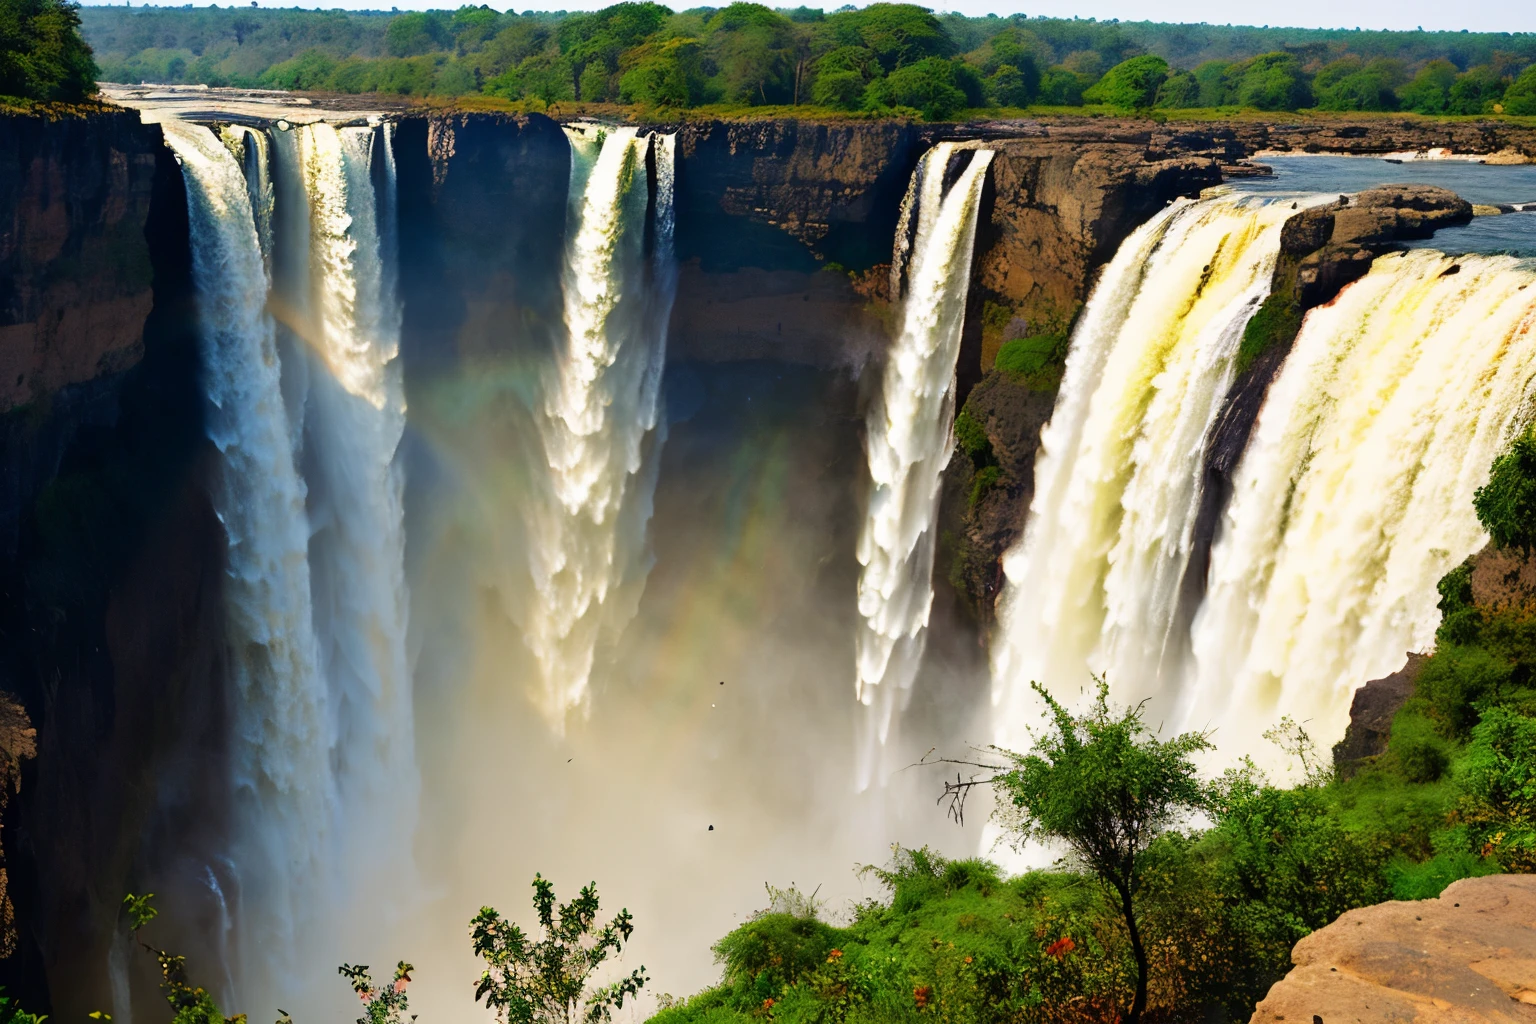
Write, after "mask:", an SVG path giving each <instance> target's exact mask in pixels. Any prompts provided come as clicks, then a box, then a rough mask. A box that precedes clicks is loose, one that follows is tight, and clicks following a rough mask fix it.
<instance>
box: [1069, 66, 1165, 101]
mask: <svg viewBox="0 0 1536 1024" xmlns="http://www.w3.org/2000/svg"><path fill="white" fill-rule="evenodd" d="M1167 79H1168V62H1167V61H1165V60H1163V58H1161V57H1154V56H1152V55H1151V54H1146V55H1143V56H1140V57H1132V58H1131V59H1130V60H1126V61H1121V62H1120V63H1119V64H1116V65H1115V66H1114V67H1112V68H1110V69H1109V70H1108V71H1106V72H1105V73H1104V77H1103V78H1101V79H1099V81H1098V82H1097V83H1096V84H1095V85H1094V86H1093V87H1092V88H1091V89H1089V90H1088V91H1086V92H1084V93H1083V99H1085V100H1087V101H1088V102H1090V103H1103V104H1105V105H1107V106H1111V107H1116V108H1118V109H1120V110H1142V109H1145V108H1147V107H1150V106H1152V103H1153V101H1154V100H1156V99H1157V90H1158V89H1159V88H1161V87H1162V84H1163V82H1165V81H1167Z"/></svg>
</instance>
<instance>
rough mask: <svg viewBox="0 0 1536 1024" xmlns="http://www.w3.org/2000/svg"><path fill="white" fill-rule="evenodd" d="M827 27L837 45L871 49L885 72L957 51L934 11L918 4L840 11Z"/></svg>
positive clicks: (874, 5)
mask: <svg viewBox="0 0 1536 1024" xmlns="http://www.w3.org/2000/svg"><path fill="white" fill-rule="evenodd" d="M825 24H826V31H827V32H828V33H830V35H831V37H832V38H833V39H834V40H835V41H836V42H837V43H839V44H841V45H851V46H863V47H866V48H868V49H869V50H870V51H871V52H873V53H874V55H875V59H876V60H878V61H879V62H880V66H881V67H883V68H884V69H885V70H886V71H894V70H896V69H897V68H899V67H903V66H905V65H907V64H913V63H916V62H917V61H920V60H923V59H924V58H927V57H948V56H949V55H950V54H952V53H954V52H955V44H954V41H953V40H951V39H950V38H949V36H948V35H946V34H945V32H944V28H943V26H942V25H940V24H939V20H938V19H937V18H935V17H934V16H933V12H932V11H930V10H928V9H927V8H925V7H918V6H916V5H915V4H884V3H881V4H870V5H869V6H868V7H865V8H862V9H859V10H847V9H845V10H840V11H838V12H836V13H835V14H832V15H830V16H829V17H828V18H827V20H826V23H825Z"/></svg>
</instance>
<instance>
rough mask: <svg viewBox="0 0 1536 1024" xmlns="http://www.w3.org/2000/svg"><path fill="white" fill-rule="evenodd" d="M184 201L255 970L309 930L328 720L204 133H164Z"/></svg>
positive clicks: (235, 205) (240, 211) (248, 269)
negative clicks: (224, 546)
mask: <svg viewBox="0 0 1536 1024" xmlns="http://www.w3.org/2000/svg"><path fill="white" fill-rule="evenodd" d="M163 129H164V132H165V138H166V141H167V143H168V144H169V145H170V146H171V148H172V149H173V150H174V151H175V153H176V155H177V157H178V159H179V161H180V163H181V166H182V174H183V178H184V180H185V182H186V189H187V208H188V213H189V219H190V224H191V236H192V272H193V280H194V283H195V284H196V287H197V307H198V324H199V328H200V333H201V335H202V362H203V388H204V391H205V394H206V396H207V403H208V413H207V428H208V434H209V437H210V438H211V439H212V440H213V443H214V444H215V446H216V447H217V448H218V450H219V452H220V454H221V465H220V466H219V471H218V475H217V480H216V482H215V487H214V494H213V500H214V507H215V509H216V510H217V511H218V514H219V518H220V520H221V521H222V523H223V524H224V529H225V532H226V534H227V535H228V538H229V556H228V565H227V575H228V578H227V581H226V584H225V599H226V606H227V607H226V618H227V626H228V671H229V673H230V676H231V682H232V684H233V701H232V719H233V731H234V736H233V740H232V743H231V761H232V775H233V786H234V794H233V801H232V822H231V828H232V833H233V834H232V840H231V845H232V856H231V860H232V863H233V864H234V869H235V873H236V875H237V878H238V881H239V885H240V892H239V897H238V901H239V905H240V918H241V922H242V933H243V936H242V937H243V942H242V949H241V951H240V955H241V956H242V957H243V958H244V959H245V960H246V961H247V962H252V961H255V960H257V959H258V958H266V957H272V958H275V959H277V960H281V958H282V957H283V956H284V953H285V951H288V952H291V951H292V950H293V948H294V947H293V940H294V937H295V934H296V931H297V930H298V926H299V924H300V923H301V922H303V921H305V920H307V919H308V917H309V911H310V910H311V909H312V908H313V906H314V899H315V896H316V889H315V885H316V882H317V880H318V879H319V878H320V876H321V874H322V871H323V867H324V859H325V858H324V854H323V851H324V849H325V844H326V843H327V842H328V841H329V839H330V837H331V820H332V812H333V809H334V803H335V787H334V785H333V783H332V774H331V770H330V763H329V761H330V750H331V736H330V728H329V720H330V716H331V707H330V702H329V698H328V696H327V693H326V688H325V685H324V682H323V680H322V678H321V675H320V672H319V668H318V665H317V645H316V642H315V635H314V629H313V623H312V614H311V604H310V572H309V561H308V547H309V524H308V521H307V519H306V516H305V512H304V504H305V486H304V483H303V481H302V480H301V478H300V476H299V473H298V471H297V469H296V467H295V465H294V460H293V443H292V440H291V438H290V437H289V433H288V418H287V416H286V414H285V412H284V406H283V399H282V394H281V390H280V381H279V377H280V367H279V364H278V357H277V349H276V344H275V341H274V328H273V322H272V319H271V317H270V316H269V315H268V314H267V312H266V309H265V304H266V295H267V287H268V280H267V274H266V270H265V268H264V265H263V261H262V253H261V248H260V244H259V241H258V238H257V234H256V227H255V220H254V214H253V210H252V208H251V199H250V193H249V192H248V191H247V183H246V178H245V176H244V174H243V173H242V172H241V168H240V166H239V164H237V163H236V161H235V158H234V156H233V155H232V154H231V153H230V151H229V149H227V148H226V147H225V145H224V144H223V143H222V142H221V141H220V140H219V139H218V138H217V137H216V136H215V135H214V134H213V133H212V132H211V131H209V130H208V129H207V128H203V127H199V126H196V125H189V124H182V123H180V122H175V121H167V122H165V123H164V125H163Z"/></svg>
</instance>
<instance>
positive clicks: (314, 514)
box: [294, 123, 419, 891]
mask: <svg viewBox="0 0 1536 1024" xmlns="http://www.w3.org/2000/svg"><path fill="white" fill-rule="evenodd" d="M294 132H295V134H297V136H298V138H297V143H298V146H297V149H298V163H299V170H300V171H301V173H302V175H303V177H302V181H303V183H304V186H305V189H306V192H307V197H308V209H309V239H308V252H309V258H310V267H309V275H308V277H309V281H308V291H309V295H308V305H309V309H310V310H311V315H310V318H309V320H308V322H307V325H306V328H307V335H306V336H305V338H304V340H305V342H306V344H305V351H306V352H307V353H308V356H309V370H308V389H307V395H306V401H305V405H304V444H303V452H304V459H303V468H304V474H305V478H306V480H307V481H308V484H309V503H308V515H309V522H310V530H311V537H310V543H309V561H310V567H311V572H312V576H313V584H314V588H313V592H314V601H313V603H314V617H315V633H316V636H317V638H318V640H319V650H320V659H321V661H320V663H321V670H322V673H323V675H324V677H325V679H326V681H327V684H328V686H329V688H330V696H331V704H330V706H331V708H332V714H333V716H334V717H333V724H332V729H333V733H334V736H335V749H334V752H333V755H332V770H333V772H334V773H335V777H336V784H337V787H338V795H339V797H340V799H341V806H342V807H343V808H344V809H345V811H344V813H343V815H342V817H341V819H340V820H341V822H342V823H343V824H344V828H343V829H342V834H344V835H345V837H346V842H347V847H346V848H345V849H342V848H340V847H337V848H335V849H333V851H332V856H333V857H335V858H337V859H338V860H345V861H346V862H347V863H348V866H347V876H348V881H347V883H346V884H347V886H348V887H349V889H350V890H352V891H358V890H363V889H366V888H368V887H369V886H370V885H386V884H388V885H391V886H392V887H396V888H401V889H402V890H408V889H409V888H411V886H410V883H409V878H410V874H409V873H410V871H411V857H410V837H411V835H412V833H413V831H414V827H415V808H416V802H417V789H418V786H419V783H418V779H417V772H416V767H415V753H414V744H413V720H412V708H411V678H410V665H409V662H408V660H407V657H406V650H405V635H406V588H405V532H404V524H403V515H404V510H403V503H402V483H403V482H402V480H401V478H400V474H399V472H398V469H397V467H396V465H395V451H396V449H397V448H398V447H399V445H400V439H401V436H402V434H403V432H404V429H405V411H406V410H405V393H404V386H403V383H402V379H401V368H400V363H399V360H398V358H397V357H398V355H399V349H400V320H401V309H400V301H399V299H398V297H397V294H396V284H395V267H396V254H395V252H394V224H393V208H394V207H393V191H394V180H393V179H394V174H393V167H394V157H393V153H392V152H391V149H390V146H389V136H388V129H387V128H383V129H378V130H375V129H373V128H341V129H337V128H334V127H332V126H331V125H328V124H324V123H317V124H311V125H306V126H304V127H302V128H296V129H294ZM376 157H377V158H378V159H377V160H376V159H375V158H376ZM376 163H377V165H378V169H379V171H380V174H381V177H382V179H383V182H382V183H383V187H382V188H380V189H375V187H374V181H373V174H374V168H375V164H376ZM370 873H371V877H370Z"/></svg>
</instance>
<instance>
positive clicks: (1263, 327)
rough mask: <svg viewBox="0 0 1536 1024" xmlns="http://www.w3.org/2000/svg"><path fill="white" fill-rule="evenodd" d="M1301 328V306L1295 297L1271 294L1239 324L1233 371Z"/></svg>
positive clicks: (1285, 341)
mask: <svg viewBox="0 0 1536 1024" xmlns="http://www.w3.org/2000/svg"><path fill="white" fill-rule="evenodd" d="M1300 330H1301V307H1300V306H1299V305H1298V304H1297V303H1296V300H1295V299H1293V298H1291V297H1289V296H1287V295H1282V294H1281V293H1280V292H1275V293H1273V294H1271V295H1270V296H1269V297H1268V298H1267V299H1265V300H1264V302H1263V304H1262V305H1260V306H1259V308H1258V310H1257V311H1256V312H1255V313H1254V314H1253V316H1252V317H1250V318H1249V320H1248V323H1247V324H1246V325H1245V326H1244V327H1243V340H1242V341H1241V342H1239V343H1238V346H1237V372H1238V373H1242V372H1243V371H1244V370H1247V369H1248V368H1249V367H1250V366H1252V365H1253V363H1254V360H1256V359H1258V358H1259V356H1261V355H1263V354H1264V353H1265V352H1268V351H1269V350H1270V349H1272V348H1277V347H1283V346H1288V345H1290V343H1291V342H1293V341H1295V340H1296V333H1297V332H1298V331H1300Z"/></svg>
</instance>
